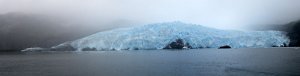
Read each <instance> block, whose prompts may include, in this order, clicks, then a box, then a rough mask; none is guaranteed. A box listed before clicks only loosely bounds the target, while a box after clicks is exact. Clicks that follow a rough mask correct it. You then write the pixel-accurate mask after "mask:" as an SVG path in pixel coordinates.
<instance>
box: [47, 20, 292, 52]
mask: <svg viewBox="0 0 300 76" xmlns="http://www.w3.org/2000/svg"><path fill="white" fill-rule="evenodd" d="M178 39H180V40H181V41H182V43H183V45H184V46H188V48H191V49H198V48H219V47H222V46H230V47H231V48H268V47H283V46H287V45H288V44H289V39H288V38H287V37H286V35H285V33H284V32H280V31H233V30H219V29H214V28H208V27H204V26H201V25H196V24H186V23H182V22H168V23H157V24H149V25H144V26H137V27H131V28H121V29H115V30H111V31H105V32H99V33H96V34H93V35H91V36H87V37H84V38H82V39H78V40H75V41H71V42H66V43H63V44H60V45H58V46H54V47H52V48H51V49H58V48H61V49H66V48H72V50H79V51H80V50H148V49H164V48H165V47H168V46H169V45H170V44H171V43H172V42H173V43H174V42H176V40H178Z"/></svg>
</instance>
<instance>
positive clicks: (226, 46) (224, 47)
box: [219, 45, 231, 49]
mask: <svg viewBox="0 0 300 76" xmlns="http://www.w3.org/2000/svg"><path fill="white" fill-rule="evenodd" d="M230 48H231V47H230V46H229V45H225V46H221V47H219V49H230Z"/></svg>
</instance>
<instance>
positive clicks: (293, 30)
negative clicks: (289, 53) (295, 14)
mask: <svg viewBox="0 0 300 76" xmlns="http://www.w3.org/2000/svg"><path fill="white" fill-rule="evenodd" d="M288 26H291V27H290V29H289V30H287V31H286V32H288V34H287V36H288V37H289V38H290V40H291V42H290V44H289V46H290V47H299V46H300V20H299V21H296V22H292V23H290V24H288Z"/></svg>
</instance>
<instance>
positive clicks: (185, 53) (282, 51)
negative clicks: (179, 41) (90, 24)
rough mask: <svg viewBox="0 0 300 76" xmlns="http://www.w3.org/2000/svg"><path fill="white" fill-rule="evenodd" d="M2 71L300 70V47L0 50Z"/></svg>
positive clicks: (242, 74) (183, 75) (273, 73)
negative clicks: (68, 50) (6, 51)
mask: <svg viewBox="0 0 300 76" xmlns="http://www.w3.org/2000/svg"><path fill="white" fill-rule="evenodd" d="M0 76H300V49H297V48H270V49H222V50H218V49H199V50H140V51H94V52H23V53H0Z"/></svg>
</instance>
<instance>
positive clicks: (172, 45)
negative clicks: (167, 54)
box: [164, 39, 192, 49]
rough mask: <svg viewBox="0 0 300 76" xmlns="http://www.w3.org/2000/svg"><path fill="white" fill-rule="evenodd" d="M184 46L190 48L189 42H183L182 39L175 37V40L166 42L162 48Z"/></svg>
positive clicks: (180, 47) (181, 47)
mask: <svg viewBox="0 0 300 76" xmlns="http://www.w3.org/2000/svg"><path fill="white" fill-rule="evenodd" d="M184 48H192V47H191V46H190V45H189V43H186V44H184V41H183V40H182V39H176V41H174V42H171V43H170V44H168V45H167V46H166V47H165V48H164V49H184Z"/></svg>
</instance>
